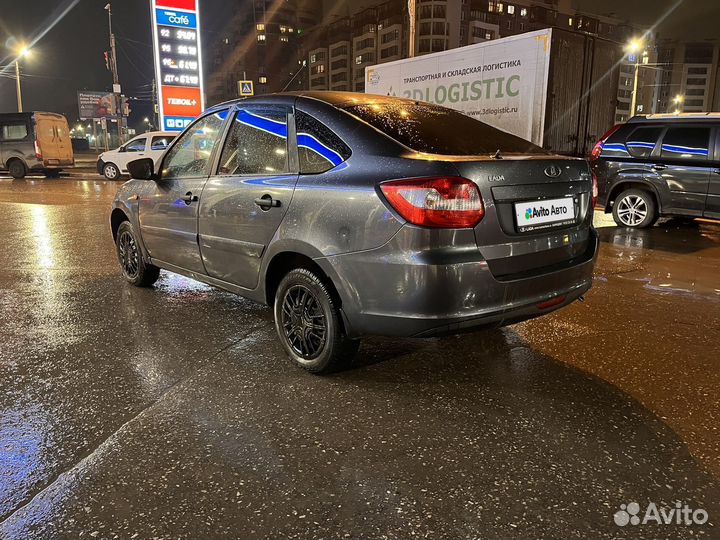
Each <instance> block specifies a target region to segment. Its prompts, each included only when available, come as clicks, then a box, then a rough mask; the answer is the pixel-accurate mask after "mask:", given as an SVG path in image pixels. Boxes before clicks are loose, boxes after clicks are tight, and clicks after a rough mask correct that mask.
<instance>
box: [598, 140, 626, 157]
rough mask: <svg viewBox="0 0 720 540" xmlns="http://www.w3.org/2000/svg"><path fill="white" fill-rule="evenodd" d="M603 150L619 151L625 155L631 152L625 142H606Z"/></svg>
mask: <svg viewBox="0 0 720 540" xmlns="http://www.w3.org/2000/svg"><path fill="white" fill-rule="evenodd" d="M603 152H617V153H619V154H620V155H623V156H629V155H630V152H628V150H627V148H626V147H625V144H623V143H605V144H604V145H603Z"/></svg>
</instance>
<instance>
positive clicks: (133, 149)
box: [97, 131, 177, 180]
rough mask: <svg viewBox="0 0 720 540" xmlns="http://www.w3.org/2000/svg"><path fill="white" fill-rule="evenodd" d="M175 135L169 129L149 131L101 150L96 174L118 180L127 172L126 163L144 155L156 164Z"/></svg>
mask: <svg viewBox="0 0 720 540" xmlns="http://www.w3.org/2000/svg"><path fill="white" fill-rule="evenodd" d="M176 136H177V133H173V132H169V131H150V132H148V133H143V134H142V135H138V136H137V137H135V138H133V139H130V140H129V141H128V142H126V143H125V144H123V145H122V146H121V147H120V148H116V149H115V150H110V151H109V152H103V153H102V154H100V155H99V156H98V161H97V171H98V174H102V175H103V176H104V177H105V178H107V179H108V180H118V179H119V178H120V177H121V176H122V175H126V174H127V173H128V170H127V164H128V162H129V161H132V160H133V159H140V158H143V157H146V158H150V159H152V160H154V161H155V163H156V164H157V163H159V161H160V158H162V156H163V154H164V153H165V150H166V149H167V147H168V146H170V143H171V142H172V141H173V139H175V137H176Z"/></svg>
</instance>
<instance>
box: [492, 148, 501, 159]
mask: <svg viewBox="0 0 720 540" xmlns="http://www.w3.org/2000/svg"><path fill="white" fill-rule="evenodd" d="M492 158H493V159H502V156H501V155H500V149H499V148H498V149H497V150H495V153H494V154H493V156H492Z"/></svg>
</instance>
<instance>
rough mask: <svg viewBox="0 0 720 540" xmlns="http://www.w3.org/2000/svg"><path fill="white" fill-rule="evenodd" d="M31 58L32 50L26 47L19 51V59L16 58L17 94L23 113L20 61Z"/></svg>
mask: <svg viewBox="0 0 720 540" xmlns="http://www.w3.org/2000/svg"><path fill="white" fill-rule="evenodd" d="M28 56H30V49H28V48H27V47H25V46H24V45H23V46H22V47H20V48H19V49H18V55H17V58H15V84H16V87H15V88H16V93H17V106H18V112H23V106H22V89H21V88H20V59H21V58H26V57H28Z"/></svg>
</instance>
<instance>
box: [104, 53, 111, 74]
mask: <svg viewBox="0 0 720 540" xmlns="http://www.w3.org/2000/svg"><path fill="white" fill-rule="evenodd" d="M103 55H104V56H105V68H106V69H107V70H108V71H110V53H108V52H107V51H105V52H104V53H103Z"/></svg>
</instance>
